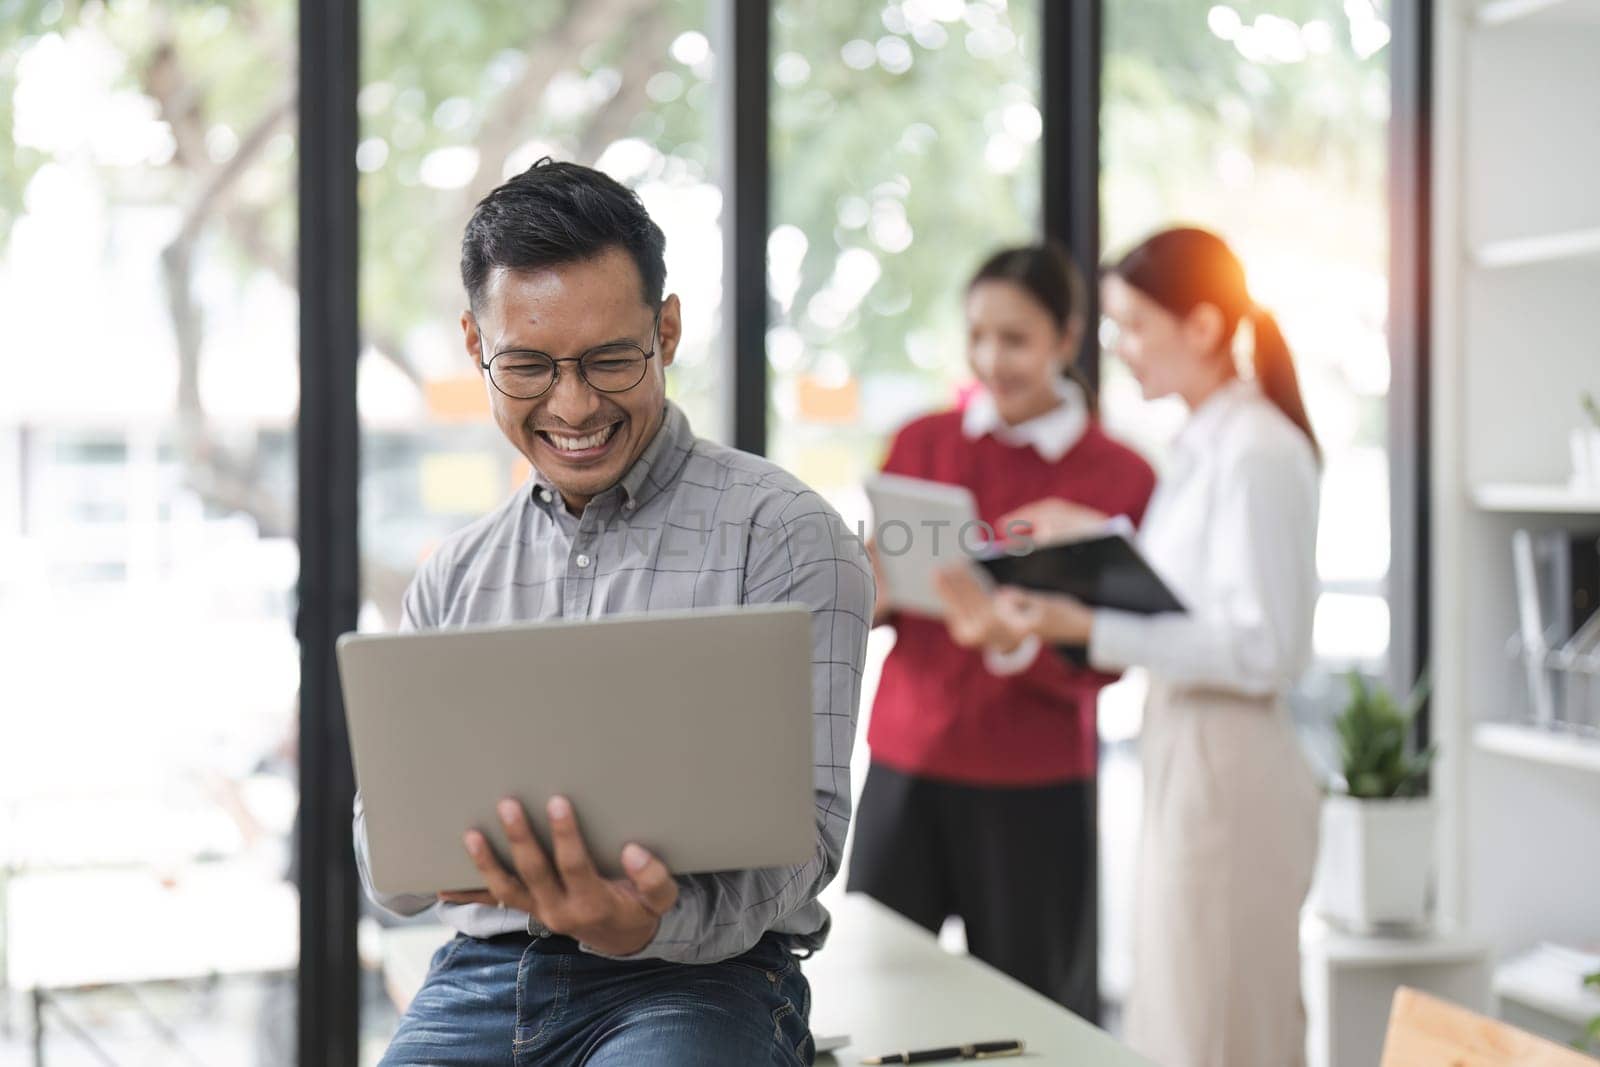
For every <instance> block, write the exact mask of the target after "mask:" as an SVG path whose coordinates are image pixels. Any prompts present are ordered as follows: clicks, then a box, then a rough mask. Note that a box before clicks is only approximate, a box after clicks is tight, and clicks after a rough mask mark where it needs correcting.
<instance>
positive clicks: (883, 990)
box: [383, 891, 1150, 1067]
mask: <svg viewBox="0 0 1600 1067" xmlns="http://www.w3.org/2000/svg"><path fill="white" fill-rule="evenodd" d="M823 901H824V903H825V904H827V906H828V909H829V910H830V911H832V912H833V924H834V925H833V933H832V934H831V935H830V936H829V939H828V947H827V948H825V949H823V950H822V951H821V952H819V953H817V955H816V956H814V957H813V958H811V959H809V960H807V961H806V962H805V964H804V965H803V969H804V971H805V974H806V977H807V978H808V979H809V980H810V982H811V1030H812V1032H813V1033H814V1034H816V1035H817V1036H819V1037H821V1036H824V1035H828V1034H839V1033H845V1034H849V1035H850V1044H849V1045H848V1046H847V1047H846V1048H844V1049H842V1050H841V1051H840V1052H839V1053H838V1054H837V1056H838V1060H837V1062H840V1063H855V1062H857V1061H858V1060H860V1059H861V1057H863V1056H869V1055H874V1054H876V1053H882V1052H891V1051H894V1050H896V1049H903V1048H913V1049H915V1048H930V1047H934V1046H941V1045H958V1044H962V1043H963V1042H972V1041H987V1040H1002V1039H1006V1038H1020V1039H1021V1040H1023V1041H1024V1042H1026V1043H1027V1047H1028V1057H1027V1058H1028V1059H1032V1060H1035V1061H1041V1062H1046V1063H1063V1064H1094V1065H1095V1067H1150V1065H1149V1063H1148V1061H1146V1060H1145V1059H1143V1058H1142V1057H1140V1056H1137V1055H1135V1054H1134V1053H1133V1052H1131V1051H1129V1050H1128V1049H1127V1048H1126V1047H1124V1046H1123V1045H1122V1044H1121V1043H1120V1042H1118V1041H1116V1040H1115V1039H1114V1038H1112V1037H1111V1035H1109V1034H1107V1033H1106V1032H1105V1031H1103V1030H1100V1029H1099V1028H1097V1027H1094V1026H1091V1025H1090V1024H1088V1023H1086V1022H1084V1021H1083V1020H1082V1019H1079V1018H1078V1017H1077V1016H1075V1015H1073V1014H1072V1013H1071V1012H1069V1011H1067V1010H1066V1009H1065V1008H1062V1007H1060V1006H1059V1005H1057V1004H1055V1003H1054V1002H1053V1001H1050V1000H1047V999H1045V998H1044V997H1042V996H1040V995H1039V994H1037V993H1035V992H1033V990H1031V989H1028V988H1027V987H1026V986H1023V985H1020V984H1018V983H1017V982H1014V981H1012V980H1011V979H1010V978H1007V977H1006V976H1005V975H1003V974H1001V973H1000V972H999V971H996V970H994V969H993V968H991V967H989V966H988V965H986V964H984V963H981V962H979V961H978V960H976V959H973V958H972V957H970V956H954V955H951V954H950V953H948V952H946V951H944V950H943V949H942V948H940V947H939V944H938V941H937V940H936V939H935V938H934V937H933V935H931V934H929V933H928V932H927V931H926V930H923V929H922V928H921V927H920V926H917V925H915V924H914V923H911V922H908V921H906V920H905V919H902V918H901V917H900V916H899V915H896V914H895V913H894V912H892V911H890V910H888V909H887V908H885V907H883V906H882V905H880V904H878V903H877V902H876V901H873V900H871V899H870V898H868V897H863V896H856V895H850V896H846V895H844V894H842V893H834V892H831V891H830V892H828V893H825V894H824V895H823ZM447 936H448V932H447V931H444V930H442V929H441V928H438V927H401V928H397V929H393V930H387V931H385V932H384V945H383V961H384V976H385V980H386V982H387V983H388V987H389V992H390V995H391V996H393V997H394V998H395V1002H396V1003H397V1004H398V1005H400V1006H401V1007H402V1009H403V1008H404V1005H406V1004H409V1003H410V1002H411V997H412V996H413V995H414V994H415V993H416V990H417V988H418V987H420V986H421V984H422V979H423V977H424V976H425V975H426V974H427V970H428V961H429V958H430V957H431V956H432V954H433V951H434V950H435V949H436V948H438V947H439V945H441V944H442V943H443V942H444V941H445V939H446V937H447ZM821 1062H823V1063H828V1062H833V1061H830V1060H829V1059H828V1058H827V1057H823V1058H822V1059H821ZM1004 1062H1017V1061H1014V1060H1007V1061H1004Z"/></svg>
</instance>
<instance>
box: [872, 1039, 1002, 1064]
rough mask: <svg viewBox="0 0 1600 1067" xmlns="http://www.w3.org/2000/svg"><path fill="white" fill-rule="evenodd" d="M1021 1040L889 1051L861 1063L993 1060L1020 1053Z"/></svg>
mask: <svg viewBox="0 0 1600 1067" xmlns="http://www.w3.org/2000/svg"><path fill="white" fill-rule="evenodd" d="M1022 1049H1023V1045H1022V1042H1021V1041H979V1042H977V1043H976V1044H972V1045H952V1046H950V1047H949V1048H925V1049H920V1050H918V1051H916V1052H889V1053H885V1054H884V1055H882V1056H868V1057H867V1058H866V1059H864V1060H862V1061H861V1062H862V1063H868V1064H882V1063H933V1062H934V1061H936V1060H993V1059H999V1058H1000V1057H1001V1056H1020V1055H1022Z"/></svg>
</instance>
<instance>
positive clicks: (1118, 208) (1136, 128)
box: [1101, 0, 1389, 703]
mask: <svg viewBox="0 0 1600 1067" xmlns="http://www.w3.org/2000/svg"><path fill="white" fill-rule="evenodd" d="M1388 41H1389V27H1388V24H1387V22H1386V21H1385V17H1384V12H1383V10H1381V9H1380V8H1379V7H1377V6H1375V5H1374V4H1373V2H1372V0H1300V2H1295V3H1288V2H1282V0H1279V2H1257V3H1243V2H1241V3H1235V4H1233V5H1231V6H1230V5H1227V4H1218V5H1215V6H1209V5H1206V4H1196V3H1191V2H1189V0H1165V2H1150V3H1145V2H1140V3H1132V2H1128V3H1112V4H1109V5H1108V7H1107V14H1106V57H1105V89H1104V91H1105V105H1104V116H1103V119H1102V129H1103V131H1104V172H1103V177H1102V187H1101V193H1102V203H1103V205H1104V215H1105V234H1106V237H1105V242H1106V247H1107V249H1108V252H1109V254H1110V255H1112V256H1115V255H1116V254H1117V253H1118V252H1119V251H1122V250H1126V249H1127V248H1128V247H1130V246H1131V245H1132V244H1134V243H1135V242H1136V241H1137V240H1138V239H1139V238H1140V237H1142V236H1144V235H1145V234H1147V233H1149V232H1151V231H1153V230H1155V229H1158V228H1160V227H1162V226H1165V225H1169V224H1172V223H1174V222H1188V223H1197V224H1199V225H1203V226H1207V227H1210V228H1212V229H1214V230H1216V231H1217V232H1219V233H1221V234H1222V235H1223V236H1224V237H1225V238H1226V239H1227V240H1228V241H1229V242H1230V243H1231V244H1232V245H1233V247H1234V248H1235V249H1236V250H1237V251H1238V252H1239V254H1240V256H1241V257H1242V258H1243V260H1244V262H1245V267H1246V269H1247V271H1248V273H1249V282H1250V288H1251V291H1252V294H1253V295H1254V296H1255V298H1256V300H1257V301H1258V302H1259V303H1261V304H1263V305H1264V306H1266V307H1267V308H1269V309H1271V310H1272V311H1273V312H1274V314H1276V315H1277V317H1278V320H1279V322H1280V323H1281V324H1282V327H1283V331H1284V335H1285V337H1286V338H1287V340H1288V342H1289V347H1290V349H1291V350H1292V351H1293V353H1294V356H1295V361H1296V364H1297V366H1298V368H1299V373H1300V380H1301V389H1302V391H1303V392H1304V395H1305V398H1306V405H1307V407H1308V409H1309V411H1310V415H1311V420H1312V424H1313V426H1314V427H1315V429H1316V431H1317V434H1318V437H1319V440H1320V442H1321V445H1322V448H1323V452H1324V455H1325V460H1326V462H1325V466H1324V470H1323V482H1322V526H1321V531H1320V535H1319V537H1318V547H1317V564H1318V570H1319V571H1320V573H1321V576H1322V580H1323V590H1324V592H1323V596H1322V599H1321V602H1320V603H1319V605H1318V608H1317V619H1316V652H1317V658H1318V662H1319V665H1320V666H1321V667H1322V668H1323V669H1324V671H1326V670H1329V669H1336V668H1344V667H1349V666H1358V667H1360V668H1362V669H1365V670H1369V671H1375V672H1379V671H1382V669H1383V667H1384V664H1385V657H1386V655H1387V651H1388V635H1389V618H1388V606H1387V601H1386V599H1385V595H1384V582H1385V577H1386V574H1387V571H1388V565H1389V493H1388V457H1387V452H1386V445H1385V441H1386V436H1385V428H1386V422H1387V420H1386V413H1385V405H1386V400H1385V398H1386V396H1387V393H1388V387H1389V349H1388V341H1387V336H1386V332H1385V331H1386V327H1387V309H1388V277H1387V257H1388V208H1387V202H1386V199H1385V175H1386V167H1387V163H1388V157H1387V129H1388V118H1389V71H1388V53H1387V51H1386V45H1387V44H1388ZM1104 379H1105V387H1104V393H1105V412H1106V417H1107V420H1108V422H1109V423H1110V424H1111V425H1112V427H1113V428H1114V429H1115V430H1117V431H1120V432H1121V433H1122V434H1124V435H1125V436H1127V437H1129V438H1131V439H1134V440H1137V441H1139V442H1141V444H1143V445H1144V447H1145V448H1146V450H1147V451H1148V452H1149V453H1151V454H1153V455H1156V456H1159V455H1160V454H1161V452H1162V450H1163V448H1164V444H1165V441H1166V440H1167V438H1168V437H1169V436H1170V432H1171V430H1172V428H1173V427H1174V426H1175V425H1176V422H1177V420H1179V419H1181V412H1179V411H1178V410H1176V409H1175V408H1174V407H1172V406H1171V404H1170V403H1169V404H1167V405H1158V406H1152V405H1147V404H1144V403H1143V402H1142V401H1140V400H1139V398H1138V392H1137V388H1136V386H1135V385H1134V383H1133V381H1132V380H1131V378H1130V377H1129V375H1128V374H1127V371H1126V369H1125V368H1123V367H1122V366H1121V365H1120V364H1118V363H1117V362H1116V361H1115V360H1114V359H1108V360H1107V365H1106V367H1105V372H1104ZM1331 688H1332V687H1331V686H1330V684H1329V680H1328V679H1327V678H1326V677H1325V676H1324V677H1314V678H1312V679H1310V680H1309V681H1308V682H1307V684H1306V686H1304V687H1303V692H1304V695H1305V697H1306V699H1307V700H1309V701H1312V702H1313V703H1318V702H1319V698H1321V697H1322V696H1323V695H1324V693H1325V692H1327V691H1328V690H1330V689H1331ZM1330 695H1331V694H1330Z"/></svg>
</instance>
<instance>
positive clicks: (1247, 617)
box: [1089, 381, 1318, 696]
mask: <svg viewBox="0 0 1600 1067" xmlns="http://www.w3.org/2000/svg"><path fill="white" fill-rule="evenodd" d="M1317 483H1318V467H1317V459H1316V456H1315V454H1314V452H1313V451H1312V448H1311V443H1310V442H1309V441H1308V440H1307V439H1306V436H1305V434H1303V433H1301V432H1300V429H1299V428H1298V427H1297V426H1295V425H1294V423H1292V422H1290V421H1289V419H1288V418H1287V417H1286V416H1285V415H1284V414H1283V413H1282V412H1281V411H1279V410H1278V408H1277V407H1276V405H1274V404H1273V403H1272V401H1270V400H1268V399H1267V398H1266V397H1265V396H1263V395H1262V393H1261V391H1260V390H1259V389H1258V388H1257V387H1256V385H1255V383H1254V382H1247V381H1235V382H1230V383H1229V384H1228V385H1225V386H1223V387H1222V388H1221V389H1219V390H1218V391H1217V392H1216V393H1214V394H1212V395H1211V396H1210V397H1209V398H1207V400H1206V401H1205V403H1203V404H1201V406H1200V407H1199V409H1198V410H1196V411H1195V412H1194V413H1193V414H1192V415H1191V416H1190V418H1189V421H1188V423H1187V424H1186V425H1185V426H1184V428H1183V431H1182V432H1181V433H1180V434H1179V435H1178V438H1177V440H1176V442H1175V445H1174V454H1173V465H1172V468H1171V470H1169V471H1168V472H1167V473H1166V475H1165V476H1164V477H1163V478H1162V479H1161V480H1160V482H1159V483H1158V484H1157V486H1156V492H1155V496H1154V497H1152V498H1151V501H1150V507H1149V509H1148V511H1147V512H1146V514H1145V521H1144V525H1143V528H1142V529H1141V530H1140V533H1139V546H1140V549H1141V551H1143V553H1144V555H1145V557H1146V558H1147V559H1148V560H1149V561H1150V563H1151V565H1152V566H1153V567H1155V569H1156V571H1157V572H1158V573H1159V574H1160V575H1161V576H1162V578H1163V579H1164V580H1165V581H1166V582H1167V583H1168V585H1169V586H1171V588H1172V591H1173V592H1174V593H1176V594H1177V595H1178V598H1179V599H1180V600H1182V601H1183V603H1184V605H1185V606H1186V607H1187V608H1188V609H1189V610H1188V612H1187V613H1186V614H1167V615H1135V614H1131V613H1129V612H1123V611H1110V610H1105V609H1100V610H1097V611H1096V612H1095V616H1094V630H1093V633H1092V634H1091V635H1090V638H1089V662H1090V663H1091V664H1092V665H1093V666H1095V667H1096V668H1098V669H1101V670H1106V671H1120V670H1123V669H1125V668H1128V667H1133V666H1139V667H1144V668H1145V669H1146V670H1148V671H1149V672H1150V674H1151V675H1152V676H1153V678H1154V680H1157V681H1161V682H1165V683H1167V684H1169V685H1177V686H1197V687H1206V688H1212V689H1224V690H1227V691H1231V692H1237V693H1244V694H1249V695H1253V696H1276V695H1281V694H1283V693H1285V692H1287V690H1288V689H1289V688H1290V687H1291V686H1293V685H1294V684H1295V682H1296V681H1298V680H1299V678H1300V675H1301V674H1302V673H1304V671H1305V669H1306V667H1307V666H1308V665H1309V664H1310V662H1311V625H1312V615H1313V612H1314V610H1315V607H1316V600H1317V588H1318V583H1317V561H1316V545H1317V506H1318V484H1317Z"/></svg>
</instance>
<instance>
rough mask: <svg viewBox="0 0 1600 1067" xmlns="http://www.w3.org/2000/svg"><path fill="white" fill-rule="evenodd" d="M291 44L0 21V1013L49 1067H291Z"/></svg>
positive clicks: (104, 21) (227, 29) (154, 28)
mask: <svg viewBox="0 0 1600 1067" xmlns="http://www.w3.org/2000/svg"><path fill="white" fill-rule="evenodd" d="M294 15H295V12H294V5H293V4H292V3H290V2H286V0H246V2H240V3H226V4H224V3H189V2H185V3H175V2H169V0H128V2H121V0H119V2H116V3H105V2H99V0H85V2H81V3H61V2H59V0H54V2H49V3H33V2H22V3H15V2H13V3H8V4H0V130H3V131H4V133H5V135H6V136H7V138H8V140H7V143H6V147H5V149H4V150H3V151H0V249H3V251H0V381H3V385H0V648H4V649H5V652H4V653H3V656H4V662H5V668H4V670H3V671H0V911H3V918H4V921H3V922H0V961H3V964H4V966H3V969H0V979H3V981H4V982H5V988H3V989H0V1010H3V1009H4V1005H6V1004H9V1005H11V1006H13V1007H19V1006H21V1005H22V1004H29V1003H34V1002H35V998H31V997H24V995H23V994H25V993H30V992H32V993H36V994H37V998H36V999H37V1003H38V1004H39V1006H40V1009H41V1010H40V1014H39V1017H38V1018H39V1021H40V1022H41V1023H42V1024H43V1028H44V1032H43V1038H42V1044H43V1050H44V1053H45V1056H46V1058H48V1059H49V1060H51V1061H56V1060H60V1061H61V1062H89V1061H90V1060H91V1059H94V1062H108V1061H109V1060H111V1059H114V1060H116V1061H117V1062H123V1063H154V1062H201V1061H203V1062H212V1063H230V1064H287V1063H290V1062H292V1060H293V1052H294V1049H293V1044H294V973H293V972H294V968H295V963H296V953H297V946H298V933H297V924H298V905H297V898H296V893H295V890H294V886H293V884H292V881H291V863H292V855H293V841H294V833H293V825H294V819H295V808H296V787H295V762H296V761H295V744H294V738H295V732H296V717H295V694H296V689H297V686H298V682H299V663H298V654H297V650H296V645H295V639H294V633H293V628H292V622H291V619H292V612H293V603H292V596H293V588H294V583H295V578H296V571H297V566H298V562H297V556H296V548H295V541H294V527H293V523H294V484H293V482H294V454H293V448H294V417H295V407H296V403H297V391H298V381H297V357H296V352H297V341H296V324H297V315H296V287H295V279H294V233H295V214H294V212H295V192H296V189H295V171H296V165H295V112H294V90H295V84H294V70H295V52H296V34H295V17H294ZM7 1017H8V1020H9V1022H10V1024H11V1025H9V1026H7V1027H5V1028H0V1061H5V1062H7V1063H10V1062H13V1061H14V1060H15V1062H21V1061H22V1057H23V1052H22V1047H21V1044H20V1043H21V1042H22V1041H24V1040H27V1041H31V1040H32V1035H31V1033H30V1025H29V1021H28V1020H27V1019H26V1018H24V1017H19V1015H18V1014H17V1013H8V1015H7ZM12 1042H17V1044H15V1045H13V1044H12ZM96 1048H98V1049H99V1050H101V1052H100V1055H99V1057H98V1058H96V1057H95V1049H96Z"/></svg>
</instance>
